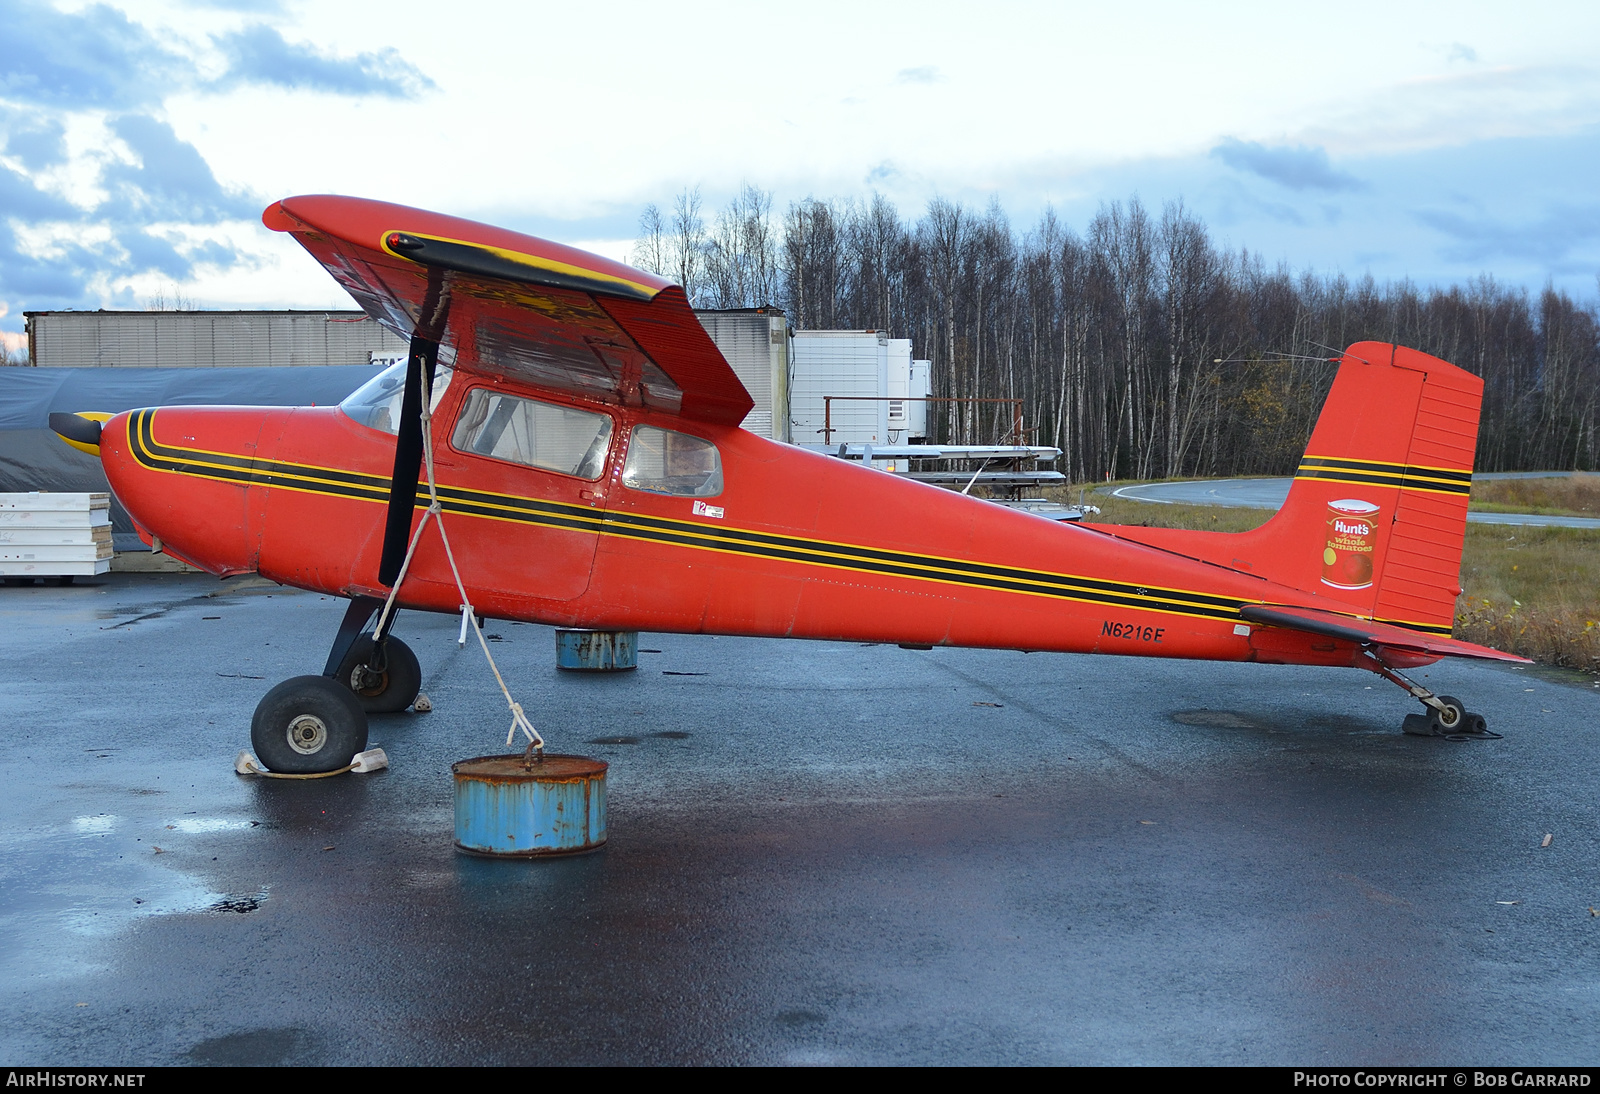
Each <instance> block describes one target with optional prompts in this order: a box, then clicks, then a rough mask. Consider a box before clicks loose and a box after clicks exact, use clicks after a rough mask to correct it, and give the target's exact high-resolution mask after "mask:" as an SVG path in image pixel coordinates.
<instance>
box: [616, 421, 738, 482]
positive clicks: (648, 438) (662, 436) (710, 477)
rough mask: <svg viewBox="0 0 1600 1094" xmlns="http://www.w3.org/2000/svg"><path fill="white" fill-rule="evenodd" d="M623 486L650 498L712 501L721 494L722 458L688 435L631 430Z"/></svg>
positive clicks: (713, 447) (708, 445)
mask: <svg viewBox="0 0 1600 1094" xmlns="http://www.w3.org/2000/svg"><path fill="white" fill-rule="evenodd" d="M622 485H624V486H629V487H632V488H633V489H635V490H647V491H649V492H650V493H652V494H674V495H676V496H678V497H684V498H711V497H715V496H716V495H718V494H720V493H722V457H721V455H720V454H718V452H717V446H716V445H714V444H712V443H711V442H710V441H703V440H701V439H700V438H699V437H691V436H689V435H688V434H687V433H674V432H672V431H671V430H669V429H657V428H656V427H655V426H651V425H640V426H634V429H633V436H632V438H631V439H630V440H629V441H628V459H627V462H626V463H624V464H623V467H622Z"/></svg>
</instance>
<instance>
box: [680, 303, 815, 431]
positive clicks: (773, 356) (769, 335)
mask: <svg viewBox="0 0 1600 1094" xmlns="http://www.w3.org/2000/svg"><path fill="white" fill-rule="evenodd" d="M694 314H695V318H696V319H699V320H700V325H701V326H702V327H704V328H705V329H706V333H707V334H709V335H710V336H711V340H712V341H713V342H715V343H716V344H717V349H719V350H721V351H722V356H723V357H724V358H726V359H727V362H728V364H729V365H730V366H732V368H733V372H734V375H736V376H738V377H739V382H740V383H742V384H744V387H745V390H746V391H748V392H749V393H750V399H751V401H753V402H754V403H755V406H754V407H753V408H752V409H751V411H750V413H749V414H747V415H746V416H745V419H744V421H743V422H741V423H740V424H741V425H742V426H743V427H744V428H745V429H748V430H749V431H750V432H752V433H756V434H759V435H760V436H763V437H769V438H771V439H772V440H775V441H788V440H790V439H791V435H790V431H789V368H790V340H791V334H790V331H789V320H788V319H787V318H786V317H785V316H784V314H783V310H782V309H781V308H771V307H767V308H729V309H725V310H717V311H712V310H700V311H696V312H695V313H694Z"/></svg>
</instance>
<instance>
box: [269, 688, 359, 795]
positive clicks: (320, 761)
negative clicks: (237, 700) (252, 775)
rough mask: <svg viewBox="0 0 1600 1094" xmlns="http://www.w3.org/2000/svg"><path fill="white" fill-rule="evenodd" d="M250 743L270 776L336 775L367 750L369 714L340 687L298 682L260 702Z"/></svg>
mask: <svg viewBox="0 0 1600 1094" xmlns="http://www.w3.org/2000/svg"><path fill="white" fill-rule="evenodd" d="M250 743H251V745H252V746H254V748H255V752H256V756H257V757H258V758H259V759H260V760H261V762H262V763H264V764H266V765H267V769H268V770H269V771H279V772H282V773H284V774H286V775H316V774H319V773H321V772H324V771H337V770H339V769H340V768H341V767H346V766H348V765H349V763H350V761H351V760H352V759H354V758H355V754H356V753H357V752H360V751H361V750H362V749H364V748H366V747H367V713H366V711H364V710H362V709H361V703H360V702H359V701H358V700H357V699H356V697H355V696H354V695H352V694H351V693H350V691H349V689H347V688H345V687H344V686H343V685H341V684H340V683H338V682H337V681H335V680H330V679H328V678H327V677H326V676H296V677H294V678H293V679H291V680H285V681H284V682H283V683H281V684H279V685H278V686H277V687H275V688H273V689H272V690H271V691H269V692H267V693H266V695H264V696H262V697H261V702H260V703H258V704H257V705H256V713H255V717H254V718H252V719H251V721H250Z"/></svg>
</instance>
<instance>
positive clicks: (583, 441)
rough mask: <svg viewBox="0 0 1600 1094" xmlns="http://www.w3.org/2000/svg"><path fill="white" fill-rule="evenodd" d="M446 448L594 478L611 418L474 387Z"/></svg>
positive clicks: (600, 469)
mask: <svg viewBox="0 0 1600 1094" xmlns="http://www.w3.org/2000/svg"><path fill="white" fill-rule="evenodd" d="M450 443H451V444H452V445H454V446H455V448H456V449H457V450H458V451H461V452H470V453H472V454H473V455H476V456H491V457H493V458H494V459H497V460H509V461H510V462H512V463H520V464H524V465H526V466H528V467H539V468H543V469H544V470H546V471H559V472H560V473H561V474H563V475H575V476H577V477H578V478H580V479H598V478H599V477H600V476H601V475H603V474H604V473H605V469H606V449H607V447H608V446H609V445H610V443H611V417H610V415H608V414H594V413H591V412H589V411H587V410H574V409H573V408H572V407H566V406H556V405H555V404H553V403H541V402H539V401H538V400H536V399H523V398H519V397H518V396H516V395H506V394H503V393H501V392H497V391H491V390H489V389H488V388H481V387H479V388H473V389H472V390H471V391H470V392H468V393H467V398H466V402H465V403H464V404H463V405H462V407H461V417H460V419H459V420H458V421H457V422H456V431H455V435H454V436H453V437H452V438H451V440H450Z"/></svg>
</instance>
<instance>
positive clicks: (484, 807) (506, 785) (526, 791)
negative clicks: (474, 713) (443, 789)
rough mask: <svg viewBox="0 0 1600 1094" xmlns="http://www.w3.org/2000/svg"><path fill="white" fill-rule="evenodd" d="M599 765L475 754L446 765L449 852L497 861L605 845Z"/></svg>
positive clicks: (598, 762) (602, 768) (579, 758)
mask: <svg viewBox="0 0 1600 1094" xmlns="http://www.w3.org/2000/svg"><path fill="white" fill-rule="evenodd" d="M606 767H607V764H606V762H605V761H604V760H595V759H590V758H589V757H587V756H542V757H541V756H533V757H526V756H479V757H477V758H476V759H471V760H462V761H460V762H459V763H455V764H452V765H451V766H450V771H451V773H452V774H453V775H454V776H455V780H456V847H457V848H458V849H460V850H462V851H466V852H468V853H469V854H474V855H491V856H494V857H505V858H541V857H545V856H549V855H571V854H577V853H579V852H582V851H593V850H594V849H595V848H597V847H599V846H600V845H601V844H603V843H605V841H606Z"/></svg>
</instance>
